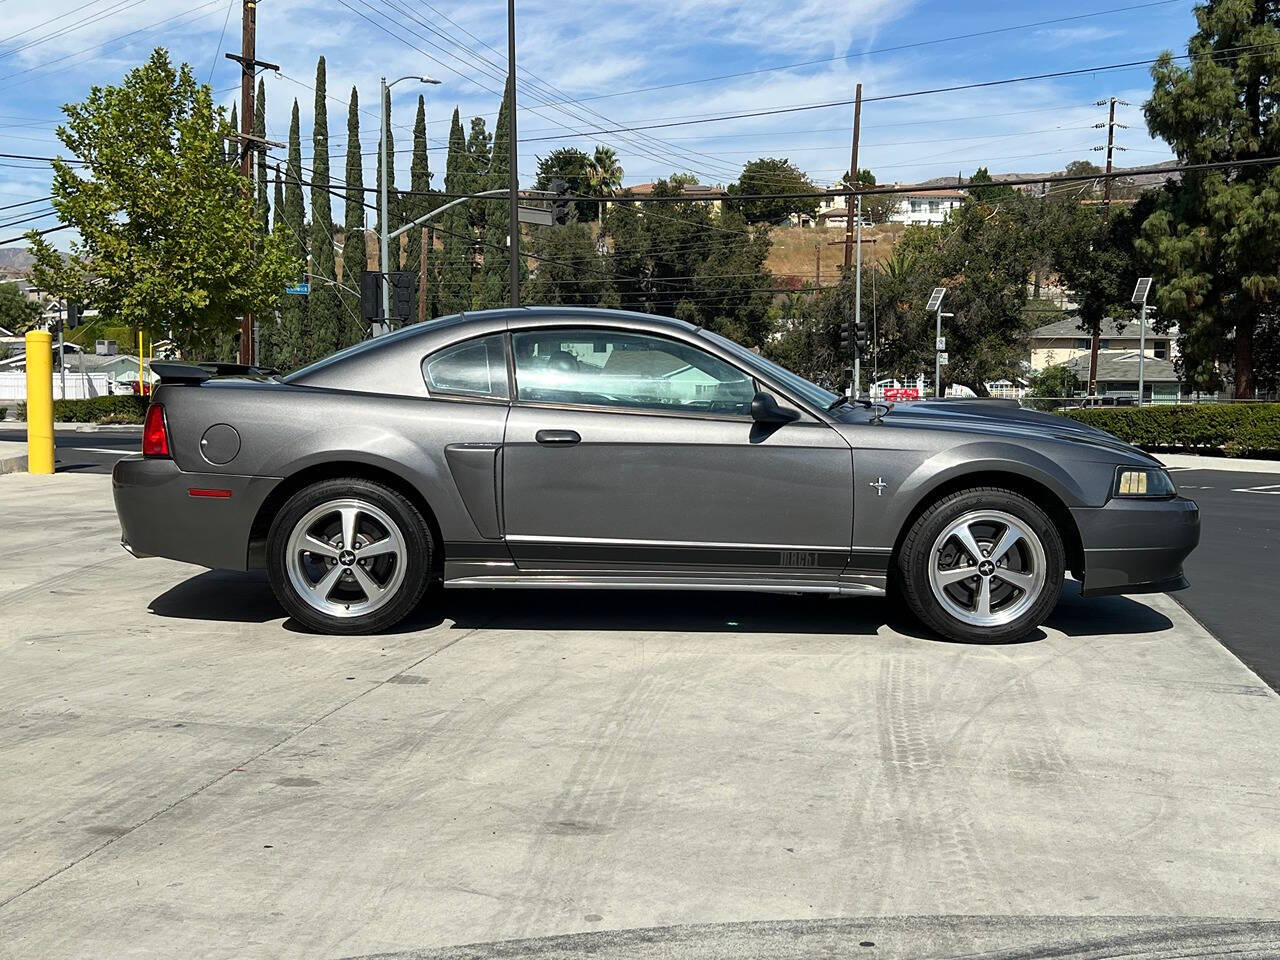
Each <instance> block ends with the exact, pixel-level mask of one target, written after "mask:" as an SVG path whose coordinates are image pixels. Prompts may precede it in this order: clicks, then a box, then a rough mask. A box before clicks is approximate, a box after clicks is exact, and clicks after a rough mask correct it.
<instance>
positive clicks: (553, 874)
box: [494, 641, 703, 937]
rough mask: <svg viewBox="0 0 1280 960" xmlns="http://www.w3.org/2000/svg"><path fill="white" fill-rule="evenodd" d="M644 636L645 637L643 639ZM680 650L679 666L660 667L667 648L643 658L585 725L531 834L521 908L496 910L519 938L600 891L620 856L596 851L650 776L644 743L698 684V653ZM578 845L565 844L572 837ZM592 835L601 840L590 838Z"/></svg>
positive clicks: (651, 759)
mask: <svg viewBox="0 0 1280 960" xmlns="http://www.w3.org/2000/svg"><path fill="white" fill-rule="evenodd" d="M642 642H643V641H642ZM689 652H690V651H689V650H687V649H684V650H682V651H681V658H680V661H681V664H682V665H687V669H683V670H681V671H679V672H676V671H671V670H669V669H667V670H664V669H663V667H664V665H665V664H666V662H667V661H668V660H669V659H670V652H669V650H667V649H663V650H662V651H661V652H660V653H659V654H658V656H657V658H656V659H655V658H653V656H652V654H651V652H646V655H645V662H644V663H643V664H642V665H639V666H637V667H635V668H634V671H635V672H636V673H637V675H636V676H634V677H633V679H631V680H630V681H629V682H628V683H627V685H626V686H625V688H624V689H623V690H622V691H620V692H619V694H618V696H617V697H616V698H615V700H614V702H613V704H612V705H611V706H609V707H608V708H607V709H605V710H604V711H603V712H602V715H601V716H600V718H599V719H598V720H597V722H596V723H595V724H594V725H593V728H592V729H591V730H590V731H588V733H587V737H588V738H589V743H588V745H587V746H586V749H584V750H583V752H581V753H580V754H579V756H578V758H577V759H576V760H575V761H574V762H573V764H572V766H571V767H570V769H569V772H568V774H567V775H566V777H565V780H564V784H563V786H562V787H561V790H560V793H559V795H558V796H557V798H556V799H555V800H554V801H553V802H552V804H551V805H550V807H549V808H548V810H547V812H546V814H545V815H544V816H543V817H542V818H541V822H539V823H536V824H534V825H533V827H534V829H535V830H536V831H537V836H536V839H535V840H534V842H533V844H532V845H531V848H530V850H529V852H528V854H527V856H526V858H525V864H524V866H523V868H522V869H521V870H520V871H519V874H518V876H519V889H518V891H517V896H518V897H519V898H520V900H522V901H523V903H524V906H523V909H521V910H519V911H517V912H515V913H514V914H512V913H507V912H505V911H504V912H503V913H502V914H499V915H495V917H494V919H495V920H496V921H498V922H500V923H502V922H503V921H504V920H505V924H504V927H505V926H509V929H508V930H507V935H509V936H516V937H518V936H524V935H527V934H528V932H529V931H531V930H533V929H536V928H537V927H539V926H542V925H545V922H546V921H548V920H550V919H552V918H553V917H554V915H555V914H557V913H561V912H563V911H565V910H567V909H569V908H570V906H571V905H572V904H573V902H574V901H575V899H576V898H577V897H579V896H581V895H582V894H584V893H587V892H590V891H595V890H600V889H602V888H603V887H604V886H605V885H606V884H607V881H608V879H609V877H611V876H612V875H613V874H614V873H615V872H616V869H617V866H618V864H617V858H614V857H608V856H603V855H601V851H600V845H601V843H602V842H607V837H608V836H609V835H610V834H612V833H613V832H614V829H615V828H616V827H617V825H618V823H619V821H620V818H621V815H622V813H623V811H624V810H625V809H626V808H627V806H628V805H629V804H630V802H631V801H632V800H633V798H634V795H635V793H636V784H642V783H646V782H647V781H648V780H649V777H648V772H649V769H650V768H651V767H652V766H653V764H654V762H655V759H654V756H653V753H652V751H650V750H648V749H646V745H647V744H648V743H649V742H650V740H651V739H652V737H653V734H654V731H655V728H656V727H657V726H658V723H659V721H660V720H661V719H662V717H663V716H664V715H665V713H666V712H667V709H668V708H669V706H670V705H671V703H672V702H673V700H675V699H676V696H677V694H680V695H687V694H688V692H689V691H690V681H689V678H690V677H693V678H697V679H696V680H695V682H700V679H701V670H700V666H699V661H701V660H702V659H703V658H702V656H701V652H700V651H699V656H698V657H697V658H696V659H694V660H690V657H689ZM575 835H576V836H578V837H579V842H580V843H581V844H582V846H580V847H578V848H576V849H575V848H573V847H571V846H569V844H570V843H572V842H573V841H572V838H573V837H574V836H575ZM592 837H599V838H601V839H600V840H597V841H593V840H592V839H591V838H592Z"/></svg>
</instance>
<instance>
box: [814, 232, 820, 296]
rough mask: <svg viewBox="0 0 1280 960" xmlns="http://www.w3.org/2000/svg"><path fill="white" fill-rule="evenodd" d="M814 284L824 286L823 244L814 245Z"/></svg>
mask: <svg viewBox="0 0 1280 960" xmlns="http://www.w3.org/2000/svg"><path fill="white" fill-rule="evenodd" d="M813 285H814V286H815V287H821V286H822V244H821V243H815V244H814V245H813Z"/></svg>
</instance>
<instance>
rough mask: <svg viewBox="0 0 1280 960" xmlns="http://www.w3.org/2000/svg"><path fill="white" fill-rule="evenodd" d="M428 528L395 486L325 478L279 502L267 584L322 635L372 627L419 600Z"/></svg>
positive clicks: (426, 563)
mask: <svg viewBox="0 0 1280 960" xmlns="http://www.w3.org/2000/svg"><path fill="white" fill-rule="evenodd" d="M431 552H432V543H431V533H430V530H429V529H428V527H427V525H426V523H425V522H424V520H423V518H422V515H421V514H420V512H419V511H418V510H417V508H415V507H414V506H413V504H411V503H410V502H409V501H408V500H406V499H405V498H404V497H403V496H401V495H400V494H399V493H398V492H396V491H394V490H392V489H390V488H388V487H385V486H383V485H381V484H378V483H373V482H371V481H368V480H360V479H356V478H351V479H343V480H326V481H322V482H321V483H317V484H315V485H313V486H310V487H307V488H305V489H303V490H301V491H299V492H298V493H296V494H294V496H293V497H292V498H291V499H290V500H289V502H288V503H286V504H285V506H284V509H283V510H281V511H280V513H279V514H278V515H277V517H276V520H275V522H274V523H273V524H272V528H271V534H270V536H269V538H268V544H267V553H268V558H269V561H268V572H269V575H270V578H271V585H272V588H273V589H274V590H275V592H276V596H277V597H278V598H279V599H280V602H281V603H282V604H283V605H284V607H285V609H286V610H288V611H289V613H290V614H291V615H292V616H293V617H294V618H295V619H297V620H299V621H301V622H302V623H304V624H306V625H307V626H309V627H311V628H312V629H316V630H323V631H325V632H327V633H372V632H377V631H379V630H383V629H386V628H388V627H390V626H392V625H393V624H395V623H396V622H398V621H399V620H401V619H402V618H403V617H404V616H405V615H406V614H407V613H408V612H409V611H410V610H412V609H413V607H414V606H415V605H416V604H417V602H418V601H419V600H420V599H421V597H422V593H423V591H424V590H425V588H426V583H427V572H428V571H429V570H430V569H431V566H430V561H431Z"/></svg>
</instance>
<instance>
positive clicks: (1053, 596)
mask: <svg viewBox="0 0 1280 960" xmlns="http://www.w3.org/2000/svg"><path fill="white" fill-rule="evenodd" d="M992 515H1006V517H1013V518H1015V519H1016V520H1017V521H1018V526H1020V527H1021V530H1022V532H1024V533H1026V534H1028V535H1029V536H1028V537H1024V538H1022V539H1020V540H1019V541H1017V543H1016V546H1014V547H1011V548H1010V549H1009V550H1008V551H1007V552H1006V553H1005V554H1004V555H1002V556H1001V557H997V558H995V559H996V560H997V561H1000V560H1003V559H1005V558H1009V559H1008V560H1007V563H1006V565H1007V566H1009V569H1010V576H1011V577H1012V576H1015V575H1017V576H1021V577H1025V578H1027V582H1034V581H1036V580H1037V579H1038V580H1039V586H1038V588H1033V589H1031V590H1024V589H1020V588H1018V587H1014V586H1013V585H1012V582H1011V581H1005V580H1002V579H1001V577H1000V574H1001V573H1002V571H1001V569H1000V568H999V566H996V565H992V566H993V567H994V569H992V567H987V568H986V569H988V570H991V572H990V573H989V574H988V576H987V577H982V576H979V575H978V574H977V570H978V569H979V567H978V565H979V564H981V562H982V561H983V560H985V559H986V554H985V552H984V553H983V555H982V557H980V558H979V559H978V560H977V561H971V560H970V558H969V556H968V554H969V552H970V551H966V550H964V549H963V548H962V546H961V544H960V543H959V540H958V538H957V539H950V538H949V539H948V540H947V541H946V542H945V543H944V544H943V545H942V549H941V550H939V551H938V554H937V555H935V547H936V546H937V545H938V540H939V538H940V537H942V536H943V535H944V533H945V532H947V531H948V530H949V529H953V527H954V525H956V524H961V525H962V526H963V525H964V524H963V519H967V518H971V517H972V518H977V519H975V520H974V523H980V522H981V520H982V519H983V518H985V517H989V516H992ZM993 522H994V521H993ZM977 529H982V528H981V527H978V528H977ZM992 529H995V530H997V531H998V529H999V528H998V527H993V528H992ZM999 535H1000V534H999V533H998V532H997V533H995V534H993V537H994V536H999ZM1031 537H1034V538H1035V539H1036V540H1037V541H1038V545H1039V550H1040V551H1042V552H1043V557H1042V558H1041V556H1040V553H1039V552H1037V550H1036V548H1035V546H1034V545H1033V544H1032V543H1031V539H1030V538H1031ZM974 541H975V542H977V543H978V546H979V547H980V548H981V551H986V550H987V549H988V546H987V545H985V544H986V543H989V541H986V542H984V541H981V540H978V539H977V537H976V535H975V536H974ZM1015 550H1017V551H1018V553H1017V555H1014V551H1015ZM949 555H950V556H949ZM934 564H937V565H938V569H939V571H940V572H939V576H940V577H941V576H947V575H952V574H958V573H961V572H964V571H962V570H961V567H964V568H965V571H967V570H968V569H969V568H970V565H971V564H972V569H974V571H975V573H974V575H972V576H969V577H965V578H964V579H963V580H962V581H959V582H956V583H954V584H953V585H944V586H941V587H939V586H935V583H934V582H932V581H931V577H930V572H931V565H934ZM1014 564H1016V565H1017V566H1016V568H1015V567H1014ZM1024 564H1025V566H1024ZM1040 564H1042V566H1043V575H1042V577H1039V576H1038V575H1037V576H1033V575H1032V574H1033V572H1034V568H1035V566H1036V565H1040ZM1065 567H1066V551H1065V549H1064V548H1063V544H1062V534H1061V533H1060V532H1059V530H1058V528H1057V526H1056V525H1055V524H1054V522H1053V520H1052V519H1051V518H1050V517H1049V516H1048V515H1047V514H1046V513H1045V512H1044V511H1043V510H1041V509H1040V508H1039V507H1038V506H1036V505H1035V504H1034V503H1032V502H1031V501H1030V500H1029V499H1027V498H1026V497H1024V496H1023V495H1022V494H1020V493H1015V492H1014V491H1012V490H1005V489H1002V488H1000V487H974V488H971V489H968V490H960V491H958V492H956V493H952V494H948V495H947V496H944V497H942V498H940V499H939V500H937V501H936V502H935V503H932V504H930V505H929V506H928V507H927V508H926V509H925V510H924V512H923V513H921V514H920V516H918V517H917V518H916V520H915V522H914V523H912V525H911V528H910V529H909V530H908V531H907V535H906V537H905V539H904V540H903V542H902V549H901V550H900V551H899V552H898V556H897V562H896V568H895V570H894V571H893V573H895V574H896V578H895V579H896V582H897V584H898V585H899V586H900V588H901V591H902V595H903V598H904V599H905V601H906V604H907V607H908V608H909V609H910V611H911V612H912V614H914V615H915V617H916V618H917V619H918V620H919V621H920V622H921V623H923V624H924V625H925V626H926V627H928V628H929V629H930V630H932V631H933V632H935V633H937V634H940V635H941V636H943V637H945V638H947V639H949V640H956V641H960V642H962V643H1009V642H1013V641H1017V640H1021V639H1023V638H1025V637H1026V636H1028V635H1029V634H1031V633H1032V632H1033V631H1034V630H1035V629H1036V628H1037V627H1039V626H1040V625H1041V624H1042V623H1044V621H1045V619H1046V618H1047V617H1048V616H1049V614H1050V613H1051V612H1052V611H1053V608H1054V607H1055V606H1056V605H1057V603H1058V596H1059V594H1060V593H1061V591H1062V578H1063V575H1064V572H1065ZM1024 571H1025V572H1024ZM984 579H985V580H986V581H987V586H986V591H987V592H986V594H985V596H986V599H987V607H986V608H985V609H987V610H988V611H989V615H990V616H994V617H999V616H1002V615H1008V616H1010V617H1011V618H1010V619H1009V620H1008V621H1007V622H1002V623H990V624H978V623H974V622H968V621H967V620H966V619H962V616H964V615H966V613H965V611H959V612H956V609H957V608H958V607H962V606H964V605H965V600H966V599H967V597H968V596H972V598H973V599H972V603H973V612H972V613H968V614H967V616H969V617H972V618H973V619H979V618H980V610H981V608H979V607H978V603H979V601H978V591H979V590H980V589H981V588H980V585H981V584H982V582H983V580H984ZM939 589H941V590H942V591H943V593H944V597H943V598H942V599H940V598H939V596H937V595H936V592H937V591H938V590H939ZM1000 595H1003V596H1004V597H1006V599H1005V600H1003V601H1001V602H1003V603H1005V604H1006V605H1007V606H1006V608H1005V612H1004V613H1003V614H1002V613H1001V612H1000V611H999V609H998V604H997V601H996V599H995V598H996V597H997V596H1000ZM957 597H960V598H961V599H959V600H957V599H956V598H957ZM947 604H949V605H950V609H949V608H948V605H947ZM1015 612H1016V613H1017V615H1016V616H1013V614H1014V613H1015Z"/></svg>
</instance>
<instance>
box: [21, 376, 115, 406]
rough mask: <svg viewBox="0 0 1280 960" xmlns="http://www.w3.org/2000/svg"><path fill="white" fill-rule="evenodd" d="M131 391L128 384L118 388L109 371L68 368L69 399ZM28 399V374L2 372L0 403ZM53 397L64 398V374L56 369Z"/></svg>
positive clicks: (67, 397) (82, 398) (56, 398)
mask: <svg viewBox="0 0 1280 960" xmlns="http://www.w3.org/2000/svg"><path fill="white" fill-rule="evenodd" d="M112 392H115V393H130V392H132V391H131V390H130V388H129V387H128V386H123V387H119V388H117V387H116V386H115V380H114V378H113V377H112V376H111V375H110V374H108V373H80V372H79V371H78V370H75V369H74V368H68V369H67V395H66V398H65V399H67V400H84V399H85V398H87V397H105V396H107V395H108V394H109V393H112ZM26 399H27V375H26V374H25V373H0V403H4V404H12V403H16V402H19V401H23V400H26ZM53 399H55V400H62V399H64V398H63V396H62V374H60V373H58V372H57V371H54V374H53Z"/></svg>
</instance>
